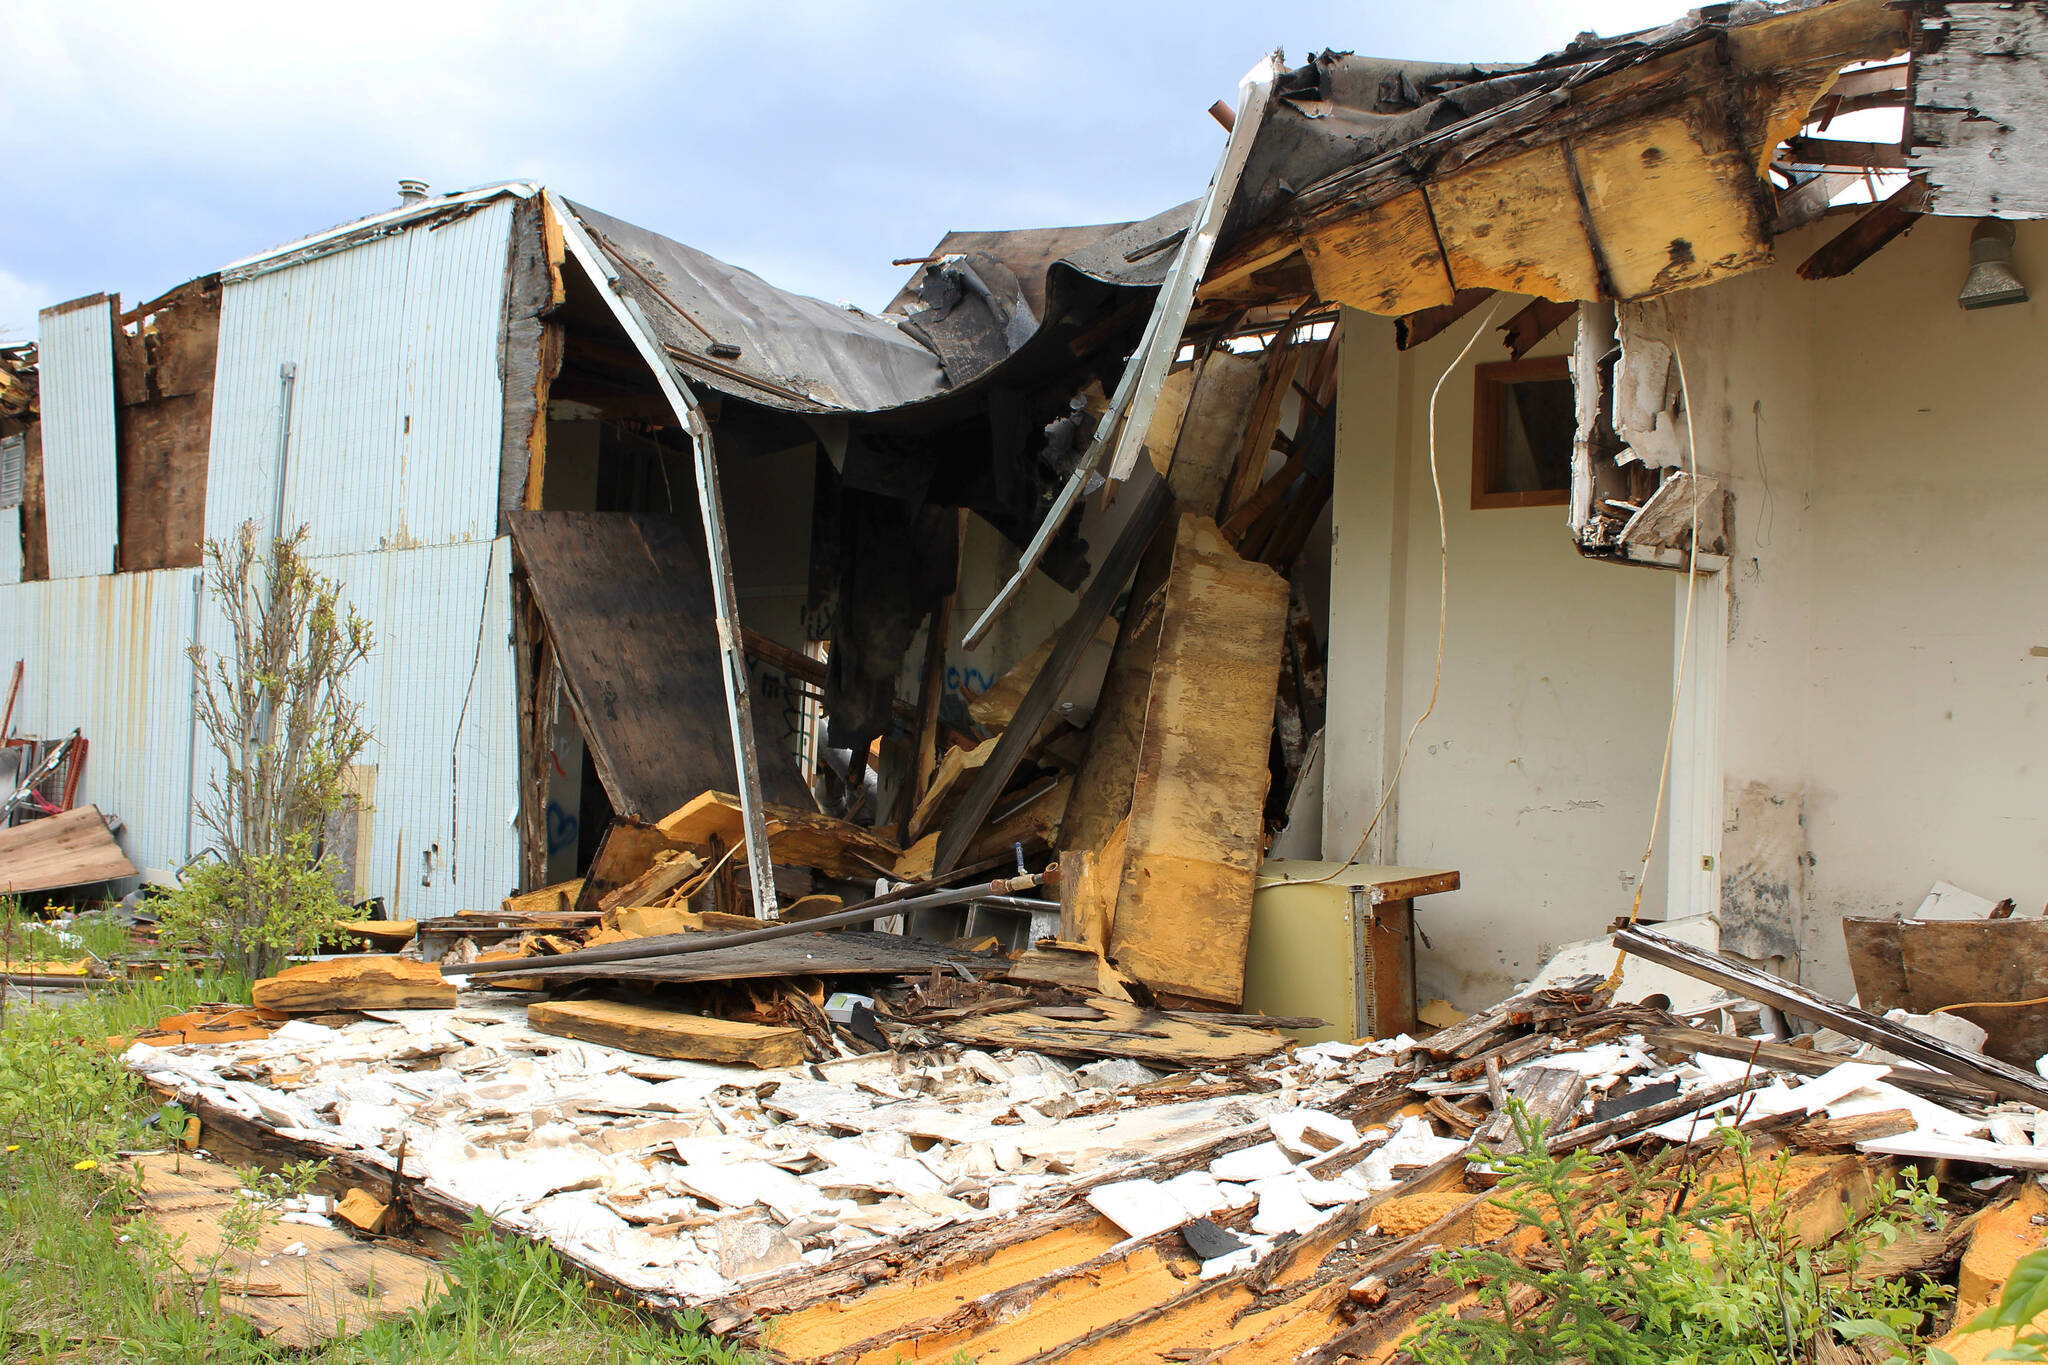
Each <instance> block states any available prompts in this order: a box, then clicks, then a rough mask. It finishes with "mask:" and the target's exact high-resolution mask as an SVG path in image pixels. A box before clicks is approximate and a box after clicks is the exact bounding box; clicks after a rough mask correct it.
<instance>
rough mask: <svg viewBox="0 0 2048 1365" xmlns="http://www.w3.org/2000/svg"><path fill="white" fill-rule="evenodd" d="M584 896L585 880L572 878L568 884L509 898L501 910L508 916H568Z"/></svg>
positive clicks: (564, 883)
mask: <svg viewBox="0 0 2048 1365" xmlns="http://www.w3.org/2000/svg"><path fill="white" fill-rule="evenodd" d="M582 896H583V878H581V877H572V878H570V879H569V880H568V881H566V882H556V883H555V884H554V885H553V886H543V887H541V888H540V889H539V890H538V891H528V892H526V893H525V894H524V895H518V896H507V897H505V899H504V901H503V902H502V903H501V904H500V905H499V909H500V910H502V911H503V912H504V913H505V914H508V915H539V914H548V913H554V914H566V913H567V912H569V911H571V910H574V909H575V908H576V902H577V901H578V900H580V899H581V898H582Z"/></svg>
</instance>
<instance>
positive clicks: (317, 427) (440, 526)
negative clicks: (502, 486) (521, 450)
mask: <svg viewBox="0 0 2048 1365" xmlns="http://www.w3.org/2000/svg"><path fill="white" fill-rule="evenodd" d="M511 222H512V201H511V200H509V199H506V200H500V201H498V202H495V203H492V204H489V205H487V206H486V207H484V208H481V209H479V210H478V211H476V212H475V213H472V214H471V215H469V216H468V217H466V218H461V219H458V220H456V221H454V222H451V223H447V224H444V225H442V226H439V227H415V228H412V229H409V230H407V231H405V232H402V233H399V234H397V235H395V236H392V237H386V238H381V239H379V240H376V241H373V242H369V243H367V244H365V245H362V246H358V247H354V248H352V249H349V250H346V251H341V252H338V253H336V254H334V255H332V256H325V257H321V258H319V259H317V260H312V261H308V262H306V263H304V264H301V265H294V266H289V267H286V268H284V269H281V270H276V271H272V272H270V273H268V274H264V275H259V276H257V277H256V278H254V279H250V280H243V281H240V282H237V283H234V284H230V285H229V286H228V287H227V290H226V293H225V296H224V298H223V300H222V308H221V339H220V354H219V360H218V366H217V370H216V375H215V383H214V408H213V440H212V451H211V456H210V462H209V466H208V470H207V489H206V533H207V535H208V536H211V537H225V536H227V535H229V534H231V533H232V531H233V529H234V528H235V527H236V526H238V525H240V524H241V523H242V522H244V521H247V520H250V519H254V520H255V521H256V523H257V524H258V525H259V526H262V527H265V528H266V529H267V528H268V527H269V524H270V521H271V518H272V516H273V514H274V510H275V507H276V502H277V482H276V480H277V438H278V417H279V410H278V400H279V378H278V368H279V366H280V365H281V364H283V363H285V362H287V361H289V362H291V363H293V364H295V365H296V366H297V367H298V371H297V378H296V380H295V383H294V390H293V399H292V439H291V453H290V458H289V461H288V468H287V471H286V479H285V522H286V524H287V525H288V526H295V525H297V524H299V523H300V522H304V523H306V524H307V525H308V526H310V528H311V537H310V541H309V545H308V550H309V552H310V553H312V554H315V555H330V554H357V553H360V552H362V551H366V550H375V549H380V548H388V549H405V548H412V547H416V546H422V545H445V544H451V543H454V542H459V541H485V540H489V539H490V538H491V537H492V536H494V535H495V534H496V532H497V521H498V508H497V496H498V460H499V453H500V428H501V427H502V425H503V422H504V396H503V392H502V387H501V384H500V381H499V374H498V339H499V334H500V332H501V331H502V330H503V326H504V317H503V314H504V303H505V272H506V259H507V252H508V250H509V248H510V231H511Z"/></svg>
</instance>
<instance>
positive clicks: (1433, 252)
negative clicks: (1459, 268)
mask: <svg viewBox="0 0 2048 1365" xmlns="http://www.w3.org/2000/svg"><path fill="white" fill-rule="evenodd" d="M1301 250H1302V254H1303V255H1305V256H1307V257H1308V266H1309V271H1310V273H1311V274H1313V275H1314V276H1315V281H1316V292H1317V293H1319V294H1321V295H1322V296H1323V297H1324V298H1326V299H1333V300H1335V301H1336V302H1338V303H1343V304H1349V305H1350V306H1351V307H1353V308H1362V309H1364V310H1365V311H1366V312H1368V313H1378V314H1379V315H1381V316H1382V317H1400V316H1401V315H1403V314H1405V313H1413V312H1416V311H1417V310H1419V309H1423V308H1435V307H1437V306H1439V305H1441V304H1446V303H1449V302H1450V301H1451V295H1452V292H1453V291H1452V289H1451V276H1450V272H1449V270H1448V269H1447V268H1446V267H1445V265H1444V257H1443V251H1442V249H1441V248H1440V247H1439V246H1438V245H1437V239H1436V228H1435V226H1434V225H1433V224H1432V223H1431V222H1430V220H1429V202H1428V200H1426V199H1425V198H1424V197H1423V193H1422V191H1421V190H1419V189H1416V190H1410V191H1408V192H1407V193H1406V194H1403V195H1400V196H1399V197H1397V198H1395V199H1391V200H1389V201H1388V202H1386V203H1384V204H1380V205H1378V206H1377V207H1374V208H1368V209H1362V210H1359V211H1357V212H1355V213H1347V214H1345V215H1344V216H1343V217H1342V218H1340V219H1338V220H1336V221H1334V222H1329V223H1325V224H1321V225H1318V226H1316V227H1315V228H1313V229H1312V230H1310V231H1309V232H1308V233H1307V234H1305V235H1304V236H1303V238H1302V242H1301Z"/></svg>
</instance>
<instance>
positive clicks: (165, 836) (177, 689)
mask: <svg viewBox="0 0 2048 1365" xmlns="http://www.w3.org/2000/svg"><path fill="white" fill-rule="evenodd" d="M198 579H199V571H198V570H197V569H164V570H159V571H156V572H153V573H135V574H97V575H93V576H90V577H76V578H53V579H50V580H48V581H46V582H40V583H14V584H8V585H6V586H4V587H0V663H4V664H5V665H7V666H10V667H11V666H12V663H13V661H14V660H16V659H20V660H23V661H24V662H25V663H26V665H27V667H26V668H25V669H24V670H23V673H22V688H21V697H20V699H19V701H18V702H17V703H16V706H15V714H14V723H15V728H16V729H17V731H19V732H20V733H23V734H28V735H38V736H48V737H57V736H61V735H65V734H69V733H70V732H71V731H72V730H73V729H77V730H80V731H82V732H83V733H84V735H85V738H86V739H87V741H88V742H89V743H90V745H91V748H90V750H89V751H88V753H87V755H86V761H85V766H84V767H83V769H81V771H80V778H79V785H78V801H79V803H80V804H84V803H87V802H90V803H92V804H94V805H97V806H98V807H99V808H100V809H101V810H102V811H104V812H106V813H107V814H108V815H114V816H119V817H120V819H121V822H122V824H123V826H124V828H123V831H122V833H121V836H120V838H121V844H122V847H123V848H124V850H125V851H126V852H127V854H128V856H129V858H130V859H131V860H132V861H133V862H134V863H135V865H136V866H137V867H138V868H141V869H143V870H144V871H145V872H147V871H150V870H152V869H155V870H161V871H168V870H170V869H172V868H175V867H176V866H177V865H178V864H179V863H181V862H183V861H184V859H185V856H186V850H185V840H186V823H187V814H188V812H189V810H190V809H191V803H190V800H189V799H188V796H187V792H188V790H189V783H190V780H191V747H190V740H191V733H192V725H191V722H192V700H191V699H192V669H191V665H190V664H189V663H188V662H187V661H186V658H185V647H186V645H187V643H188V642H189V640H190V639H191V635H192V625H193V606H194V601H195V599H194V591H195V589H196V587H197V584H198Z"/></svg>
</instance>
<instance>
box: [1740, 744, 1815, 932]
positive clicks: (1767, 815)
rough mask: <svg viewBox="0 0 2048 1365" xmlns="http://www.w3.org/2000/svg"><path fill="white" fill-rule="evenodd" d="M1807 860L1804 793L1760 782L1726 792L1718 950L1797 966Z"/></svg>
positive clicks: (1810, 863)
mask: <svg viewBox="0 0 2048 1365" xmlns="http://www.w3.org/2000/svg"><path fill="white" fill-rule="evenodd" d="M1812 862H1813V854H1812V851H1811V849H1810V848H1809V847H1808V845H1807V839H1806V798H1805V796H1804V795H1803V794H1801V793H1799V792H1796V791H1792V792H1788V791H1780V790H1778V789H1776V788H1774V787H1769V786H1766V785H1765V784H1764V783H1761V782H1751V783H1748V784H1747V785H1745V786H1744V787H1743V788H1742V789H1741V790H1740V791H1731V792H1730V794H1729V799H1728V819H1727V821H1726V823H1725V824H1724V825H1723V826H1722V831H1721V909H1720V913H1719V915H1718V918H1719V919H1720V921H1721V945H1720V946H1721V949H1722V951H1724V952H1730V953H1736V954H1739V955H1740V956H1742V957H1746V958H1749V959H1751V960H1753V961H1758V962H1766V961H1769V960H1770V959H1772V958H1778V959H1782V960H1783V961H1785V962H1787V963H1796V962H1797V961H1798V960H1799V928H1800V922H1801V919H1802V917H1803V916H1804V914H1805V909H1806V872H1807V868H1808V867H1810V866H1811V865H1812Z"/></svg>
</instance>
